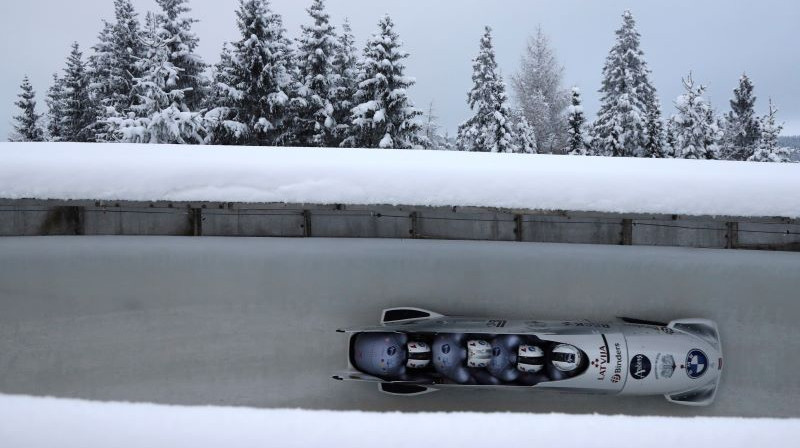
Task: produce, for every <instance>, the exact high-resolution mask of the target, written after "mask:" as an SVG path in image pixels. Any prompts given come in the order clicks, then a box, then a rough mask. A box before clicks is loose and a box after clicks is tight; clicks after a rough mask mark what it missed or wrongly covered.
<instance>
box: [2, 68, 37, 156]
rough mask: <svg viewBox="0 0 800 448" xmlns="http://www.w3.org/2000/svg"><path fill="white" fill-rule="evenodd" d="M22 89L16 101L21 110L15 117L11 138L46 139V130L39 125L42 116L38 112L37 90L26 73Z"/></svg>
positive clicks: (34, 140)
mask: <svg viewBox="0 0 800 448" xmlns="http://www.w3.org/2000/svg"><path fill="white" fill-rule="evenodd" d="M20 89H21V90H22V91H21V92H20V93H19V95H18V97H19V100H18V101H17V102H16V103H14V104H15V105H16V106H17V107H18V108H19V110H20V112H19V115H16V116H15V117H14V132H13V134H12V135H11V138H9V141H12V142H41V141H44V131H42V128H41V127H40V126H39V119H40V118H41V116H40V115H39V114H37V113H36V92H34V90H33V86H32V85H31V82H30V79H28V76H27V75H26V76H25V78H23V80H22V85H20Z"/></svg>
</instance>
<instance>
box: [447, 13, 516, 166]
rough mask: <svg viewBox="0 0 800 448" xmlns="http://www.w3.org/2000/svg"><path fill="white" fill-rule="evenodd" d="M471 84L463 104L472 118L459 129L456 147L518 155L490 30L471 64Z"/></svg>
mask: <svg viewBox="0 0 800 448" xmlns="http://www.w3.org/2000/svg"><path fill="white" fill-rule="evenodd" d="M472 82H473V87H472V90H471V91H470V92H469V95H468V97H467V103H468V104H469V107H470V109H471V110H472V111H473V112H474V113H475V115H474V116H473V117H472V118H470V119H469V120H467V122H465V123H464V124H462V125H461V126H460V127H459V129H458V145H459V147H461V148H462V149H463V150H465V151H480V152H509V153H511V152H518V151H519V147H518V146H517V144H516V143H517V136H516V135H515V133H514V126H513V120H512V115H511V111H510V109H509V108H508V105H507V104H506V103H507V97H506V86H505V83H504V82H503V78H502V76H501V75H500V73H499V70H498V68H497V60H496V59H495V53H494V44H493V43H492V29H491V28H490V27H488V26H487V27H486V31H485V33H484V35H483V37H482V38H481V44H480V52H479V54H478V57H477V58H475V59H474V61H473V65H472Z"/></svg>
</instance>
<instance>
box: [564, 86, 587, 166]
mask: <svg viewBox="0 0 800 448" xmlns="http://www.w3.org/2000/svg"><path fill="white" fill-rule="evenodd" d="M567 125H568V128H567V134H568V135H569V144H568V145H567V148H566V153H567V154H570V155H573V156H585V155H587V154H588V148H587V147H586V116H585V115H584V114H583V104H582V102H581V90H580V89H579V88H577V87H573V88H572V99H571V102H570V106H569V107H568V108H567Z"/></svg>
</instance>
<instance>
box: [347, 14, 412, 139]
mask: <svg viewBox="0 0 800 448" xmlns="http://www.w3.org/2000/svg"><path fill="white" fill-rule="evenodd" d="M402 45H403V44H402V42H401V41H400V36H398V34H397V33H396V32H395V30H394V22H392V19H391V18H390V17H389V15H386V16H384V17H383V18H382V19H381V20H380V22H379V23H378V32H377V33H376V34H374V35H372V37H371V38H370V39H369V40H368V41H367V45H366V48H365V49H364V59H363V61H362V62H361V65H360V67H359V73H358V91H357V92H356V96H355V99H356V103H357V105H356V106H355V107H354V108H353V110H352V122H353V126H352V134H351V137H350V138H348V139H347V140H346V141H345V142H344V145H345V146H354V147H359V148H394V149H409V148H414V147H419V146H421V142H420V124H419V123H418V122H417V117H419V116H420V115H421V114H422V113H421V112H420V111H419V110H417V109H416V108H415V107H414V105H413V104H412V102H411V100H410V99H409V98H408V89H409V88H411V87H412V86H413V85H414V84H415V83H416V81H415V80H414V79H413V78H410V77H408V76H406V75H405V69H406V67H405V65H404V64H403V60H404V59H406V58H408V56H409V55H408V53H406V52H405V51H403V49H402Z"/></svg>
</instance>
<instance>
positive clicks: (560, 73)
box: [512, 26, 569, 153]
mask: <svg viewBox="0 0 800 448" xmlns="http://www.w3.org/2000/svg"><path fill="white" fill-rule="evenodd" d="M563 78H564V67H563V66H562V65H560V64H559V63H558V59H557V58H556V54H555V51H554V50H553V49H552V45H551V43H550V39H549V38H548V37H547V36H546V35H545V34H544V32H543V31H542V28H541V26H540V27H538V29H537V31H536V35H535V36H532V37H531V38H530V39H529V40H528V47H527V49H526V52H525V55H524V56H523V57H522V61H521V64H520V69H519V72H518V73H517V74H516V75H515V76H514V77H513V78H512V87H513V88H514V92H515V96H516V99H517V102H518V103H519V105H520V107H521V108H522V113H523V114H524V115H525V118H526V119H527V121H528V122H529V123H530V125H531V126H532V127H533V129H534V132H535V134H536V137H537V141H538V145H537V150H538V151H537V152H539V153H553V152H560V151H561V150H562V149H563V148H564V147H565V146H566V145H567V138H568V137H567V135H566V129H567V123H566V121H565V117H564V112H565V111H566V108H567V106H568V105H569V93H568V92H567V91H566V90H564V88H563V87H562V81H563Z"/></svg>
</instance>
